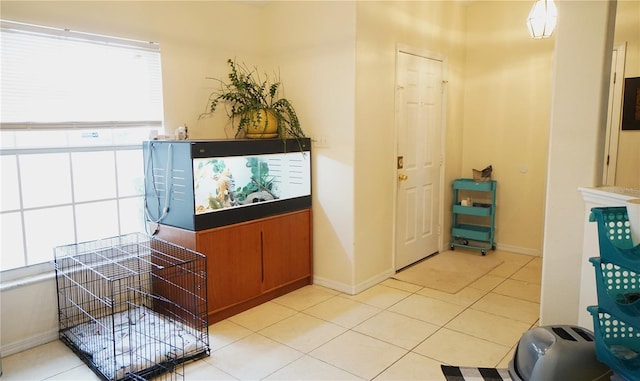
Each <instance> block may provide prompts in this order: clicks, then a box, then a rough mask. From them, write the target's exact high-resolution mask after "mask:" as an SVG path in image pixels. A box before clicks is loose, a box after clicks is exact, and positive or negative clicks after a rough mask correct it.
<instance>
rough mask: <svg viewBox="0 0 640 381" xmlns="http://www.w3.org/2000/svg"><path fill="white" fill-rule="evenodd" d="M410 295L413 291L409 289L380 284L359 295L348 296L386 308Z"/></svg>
mask: <svg viewBox="0 0 640 381" xmlns="http://www.w3.org/2000/svg"><path fill="white" fill-rule="evenodd" d="M409 295H411V293H410V292H408V291H403V290H398V289H397V288H393V287H388V286H384V285H380V284H379V285H376V286H373V287H371V288H369V289H367V290H365V291H363V292H361V293H359V294H357V295H353V296H347V298H349V299H353V300H356V301H358V302H361V303H365V304H368V305H370V306H374V307H378V308H381V309H384V308H388V307H390V306H392V305H394V304H396V303H398V302H399V301H401V300H402V299H404V298H406V297H408V296H409Z"/></svg>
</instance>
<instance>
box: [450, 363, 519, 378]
mask: <svg viewBox="0 0 640 381" xmlns="http://www.w3.org/2000/svg"><path fill="white" fill-rule="evenodd" d="M440 368H442V373H443V374H444V376H445V378H446V379H447V381H510V380H511V377H509V371H508V370H507V369H496V368H471V367H460V366H449V365H440Z"/></svg>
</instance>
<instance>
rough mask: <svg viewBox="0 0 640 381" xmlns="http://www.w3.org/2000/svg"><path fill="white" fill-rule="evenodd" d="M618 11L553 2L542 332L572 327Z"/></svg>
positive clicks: (598, 173)
mask: <svg viewBox="0 0 640 381" xmlns="http://www.w3.org/2000/svg"><path fill="white" fill-rule="evenodd" d="M615 7H616V3H615V1H614V2H607V1H587V2H583V1H566V2H565V1H563V2H558V13H559V14H560V15H562V24H560V25H559V26H558V31H557V36H556V47H555V57H554V62H555V64H554V84H553V98H552V111H551V130H550V137H549V165H548V167H549V170H548V175H547V201H546V213H545V214H546V219H545V236H544V256H543V261H542V295H541V299H540V324H541V325H549V324H576V323H577V321H578V309H579V300H580V276H581V271H580V269H581V268H582V265H583V264H582V263H581V261H582V241H583V235H584V234H583V227H584V217H585V216H584V203H583V200H582V196H581V194H580V193H579V191H578V187H581V186H584V187H593V186H596V185H599V184H600V180H601V179H602V166H601V165H600V160H601V158H602V153H603V146H604V143H603V142H604V131H605V124H606V115H607V96H608V88H609V85H608V82H609V73H610V67H611V51H612V48H613V31H614V20H615V10H616V8H615Z"/></svg>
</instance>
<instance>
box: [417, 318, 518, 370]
mask: <svg viewBox="0 0 640 381" xmlns="http://www.w3.org/2000/svg"><path fill="white" fill-rule="evenodd" d="M508 351H509V347H507V346H504V345H500V344H496V343H492V342H489V341H486V340H482V339H479V338H477V337H473V336H469V335H466V334H464V333H460V332H456V331H451V330H449V329H446V328H442V329H441V330H439V331H438V332H436V333H434V334H433V335H431V336H430V337H429V338H428V339H427V340H425V341H424V342H422V343H421V344H420V345H418V346H417V347H416V349H415V350H414V352H416V353H419V354H421V355H424V356H427V357H430V358H432V359H435V360H438V361H440V362H442V363H445V364H449V365H455V366H471V367H485V368H492V367H495V365H496V364H498V363H499V362H500V360H501V359H502V358H503V357H504V356H505V354H506V353H507V352H508Z"/></svg>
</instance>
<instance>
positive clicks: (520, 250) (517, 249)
mask: <svg viewBox="0 0 640 381" xmlns="http://www.w3.org/2000/svg"><path fill="white" fill-rule="evenodd" d="M496 250H502V251H508V252H511V253H516V254H526V255H531V256H534V257H541V256H542V250H540V249H532V248H530V247H522V246H514V245H508V244H502V243H496Z"/></svg>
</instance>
